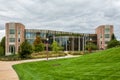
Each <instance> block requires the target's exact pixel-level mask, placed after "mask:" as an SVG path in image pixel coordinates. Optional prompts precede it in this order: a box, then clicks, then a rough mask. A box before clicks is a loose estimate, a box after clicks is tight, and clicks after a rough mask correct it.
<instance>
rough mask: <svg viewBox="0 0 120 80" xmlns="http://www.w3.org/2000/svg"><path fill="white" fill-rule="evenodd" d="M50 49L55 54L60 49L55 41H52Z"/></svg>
mask: <svg viewBox="0 0 120 80" xmlns="http://www.w3.org/2000/svg"><path fill="white" fill-rule="evenodd" d="M51 47H52V51H54V52H55V53H57V52H58V51H59V50H60V49H61V47H60V46H59V45H58V43H57V42H56V41H53V43H52V45H51Z"/></svg>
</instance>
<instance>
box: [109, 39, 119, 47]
mask: <svg viewBox="0 0 120 80" xmlns="http://www.w3.org/2000/svg"><path fill="white" fill-rule="evenodd" d="M117 46H120V42H119V41H117V40H115V39H114V40H111V41H110V42H108V45H107V48H113V47H117Z"/></svg>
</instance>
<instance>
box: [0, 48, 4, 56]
mask: <svg viewBox="0 0 120 80" xmlns="http://www.w3.org/2000/svg"><path fill="white" fill-rule="evenodd" d="M0 56H4V49H3V47H2V46H0Z"/></svg>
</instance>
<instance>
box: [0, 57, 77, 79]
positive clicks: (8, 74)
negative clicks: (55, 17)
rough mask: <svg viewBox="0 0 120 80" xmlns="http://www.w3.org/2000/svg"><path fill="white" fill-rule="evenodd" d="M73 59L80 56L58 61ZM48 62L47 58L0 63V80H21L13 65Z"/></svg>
mask: <svg viewBox="0 0 120 80" xmlns="http://www.w3.org/2000/svg"><path fill="white" fill-rule="evenodd" d="M72 57H78V56H72V55H68V56H64V57H58V58H57V59H61V58H72ZM52 59H56V57H55V58H49V60H52ZM43 60H46V58H42V59H30V60H21V61H0V80H19V78H18V76H17V74H16V72H15V71H14V69H13V68H12V65H14V64H19V63H24V62H33V61H43Z"/></svg>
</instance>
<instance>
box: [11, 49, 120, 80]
mask: <svg viewBox="0 0 120 80" xmlns="http://www.w3.org/2000/svg"><path fill="white" fill-rule="evenodd" d="M13 68H14V69H15V70H16V72H17V74H18V76H19V79H20V80H120V47H118V48H112V49H108V50H105V51H101V52H97V53H94V54H89V55H84V56H81V57H78V58H72V59H60V60H51V61H42V62H29V63H22V64H17V65H14V66H13Z"/></svg>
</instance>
